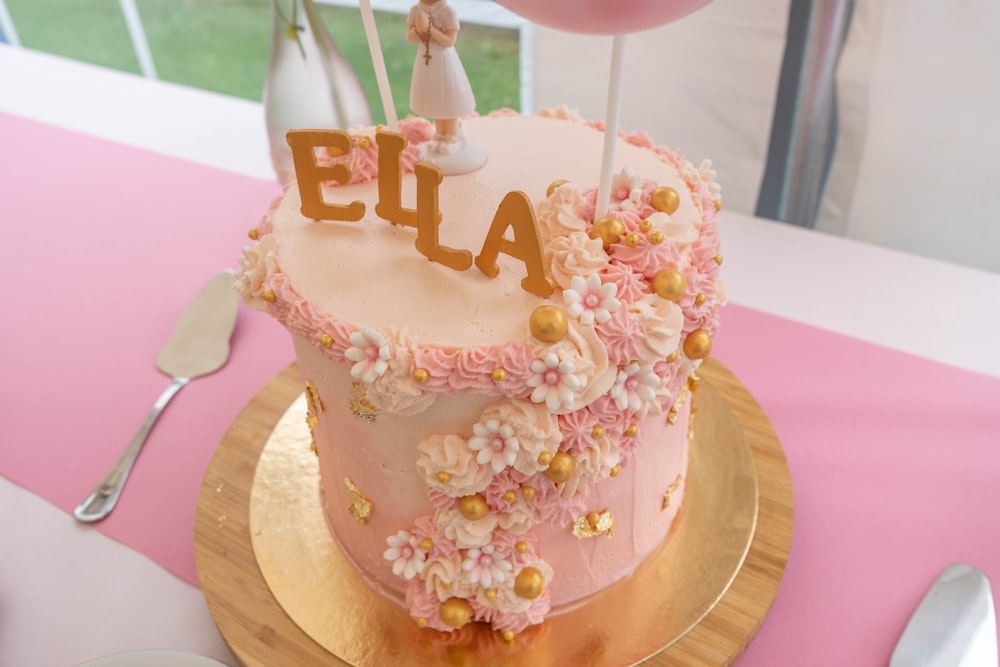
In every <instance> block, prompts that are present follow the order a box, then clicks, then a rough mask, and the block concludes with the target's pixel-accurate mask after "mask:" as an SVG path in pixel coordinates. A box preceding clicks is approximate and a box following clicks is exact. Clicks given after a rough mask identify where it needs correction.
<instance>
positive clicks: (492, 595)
mask: <svg viewBox="0 0 1000 667" xmlns="http://www.w3.org/2000/svg"><path fill="white" fill-rule="evenodd" d="M483 595H485V596H486V599H487V600H490V601H492V600H496V599H497V589H495V588H487V589H486V590H485V591H483Z"/></svg>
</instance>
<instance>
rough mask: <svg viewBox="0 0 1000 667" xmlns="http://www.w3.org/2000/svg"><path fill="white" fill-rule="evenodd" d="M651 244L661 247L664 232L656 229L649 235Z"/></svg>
mask: <svg viewBox="0 0 1000 667" xmlns="http://www.w3.org/2000/svg"><path fill="white" fill-rule="evenodd" d="M649 242H650V243H652V244H653V245H659V244H661V243H663V232H661V231H660V230H659V229H654V230H653V231H652V232H650V234H649Z"/></svg>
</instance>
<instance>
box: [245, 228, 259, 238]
mask: <svg viewBox="0 0 1000 667" xmlns="http://www.w3.org/2000/svg"><path fill="white" fill-rule="evenodd" d="M247 236H249V237H250V238H251V239H252V240H254V241H256V240H257V239H259V238H260V233H259V232H258V231H257V229H256V228H254V229H251V230H250V231H249V232H247Z"/></svg>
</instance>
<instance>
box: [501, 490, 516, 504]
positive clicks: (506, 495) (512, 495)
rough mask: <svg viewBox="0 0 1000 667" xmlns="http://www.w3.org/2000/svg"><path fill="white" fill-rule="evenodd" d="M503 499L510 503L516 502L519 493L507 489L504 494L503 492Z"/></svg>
mask: <svg viewBox="0 0 1000 667" xmlns="http://www.w3.org/2000/svg"><path fill="white" fill-rule="evenodd" d="M503 499H504V500H505V501H507V502H508V503H512V502H514V501H515V500H517V494H516V493H514V492H513V491H506V492H504V494H503Z"/></svg>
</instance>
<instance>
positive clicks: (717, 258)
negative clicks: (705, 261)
mask: <svg viewBox="0 0 1000 667" xmlns="http://www.w3.org/2000/svg"><path fill="white" fill-rule="evenodd" d="M713 259H714V260H715V263H716V264H717V265H718V266H722V255H716V256H715V257H714V258H713Z"/></svg>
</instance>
